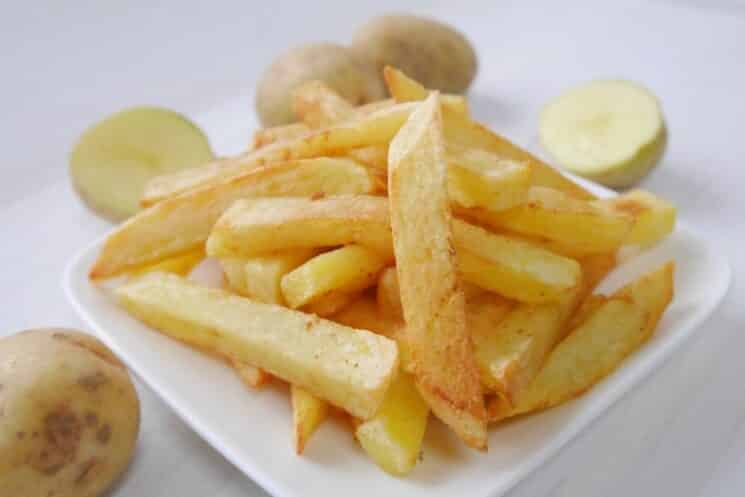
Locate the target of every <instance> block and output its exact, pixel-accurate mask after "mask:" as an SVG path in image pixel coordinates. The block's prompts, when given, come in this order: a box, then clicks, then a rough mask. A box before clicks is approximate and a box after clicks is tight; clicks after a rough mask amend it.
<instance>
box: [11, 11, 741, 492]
mask: <svg viewBox="0 0 745 497" xmlns="http://www.w3.org/2000/svg"><path fill="white" fill-rule="evenodd" d="M425 6H426V8H425ZM392 9H397V10H402V9H403V7H402V3H401V2H393V1H390V0H384V1H380V0H379V1H375V2H373V1H370V2H359V3H358V2H346V1H336V2H329V1H315V2H294V3H293V2H287V1H279V0H273V1H271V2H247V1H242V2H210V3H209V4H208V2H193V1H190V2H177V1H175V0H172V1H168V2H145V1H139V2H123V1H121V0H119V1H113V2H95V3H94V2H75V3H71V2H64V3H63V2H51V1H50V2H38V3H37V4H35V5H24V4H23V3H21V2H18V3H17V4H14V5H12V6H4V8H3V9H2V14H0V89H2V91H1V92H0V144H1V145H2V149H1V150H2V152H3V160H2V161H0V170H1V171H2V173H3V174H2V176H0V178H2V180H0V227H1V229H2V234H3V235H4V239H3V240H2V242H0V260H2V261H5V266H4V269H2V270H0V302H2V304H3V305H2V309H3V311H2V319H1V320H0V335H4V334H10V333H13V332H15V331H18V330H20V329H23V328H28V327H36V326H45V325H67V326H80V323H79V321H78V320H77V318H76V317H75V316H74V315H73V313H72V311H71V309H70V308H69V307H68V305H67V303H66V302H65V301H64V298H63V295H62V291H61V289H60V283H59V282H60V278H61V272H62V269H63V267H64V265H65V263H66V262H67V260H68V259H69V258H70V257H71V256H72V254H74V253H75V252H76V251H77V250H78V249H79V248H80V247H82V246H84V245H86V244H87V243H88V242H89V241H91V240H92V239H93V238H94V237H95V236H97V235H98V234H100V233H103V232H104V231H105V230H106V229H108V227H109V225H108V224H107V223H105V222H103V221H100V220H98V219H97V218H95V217H94V216H92V215H90V214H89V213H88V212H87V211H85V210H84V209H83V208H82V207H81V206H80V205H79V204H78V202H77V200H76V198H75V197H74V196H73V195H72V193H71V191H70V189H69V186H68V184H67V170H66V168H67V153H68V151H69V149H70V147H71V145H72V143H73V141H74V140H75V138H76V137H77V136H78V135H79V134H80V133H81V132H82V131H83V129H84V128H85V127H86V126H88V125H89V124H90V123H91V122H93V121H95V120H96V119H99V118H101V117H103V116H105V115H106V114H108V113H110V112H112V111H115V110H118V109H120V108H123V107H126V106H129V105H134V104H143V103H144V104H157V105H162V106H166V107H170V108H173V109H176V110H179V111H182V112H185V113H187V114H189V115H190V116H200V115H204V112H205V111H208V110H209V109H210V108H213V107H215V106H219V105H221V104H223V105H224V102H227V101H231V102H236V101H237V102H239V104H240V105H244V106H245V123H243V122H241V123H239V124H238V125H237V129H239V130H241V129H243V127H245V129H246V137H247V140H248V137H249V136H250V129H251V124H252V122H253V114H252V112H253V111H252V102H251V97H250V95H251V92H252V91H253V86H254V84H255V81H256V79H257V77H258V75H259V74H260V72H261V70H262V68H264V67H265V66H266V65H267V64H268V62H269V61H270V60H271V59H272V57H273V56H274V55H276V54H277V53H278V52H279V51H281V50H283V49H285V48H288V47H290V46H292V45H295V44H298V43H301V42H303V41H310V40H324V39H325V40H335V41H344V40H348V39H349V38H350V36H351V33H352V32H353V29H354V26H355V25H357V24H359V23H360V22H361V21H363V20H364V19H366V18H367V17H369V16H370V15H371V14H372V13H375V12H383V11H388V10H392ZM406 10H411V11H418V12H429V13H431V14H432V15H435V16H437V17H439V18H441V19H443V20H449V21H450V22H452V23H453V24H455V25H457V26H458V27H459V28H461V29H462V30H463V31H464V32H466V33H467V34H468V36H469V37H470V38H471V39H472V41H473V42H474V44H475V45H476V47H477V50H478V53H479V56H480V63H481V67H480V73H479V76H478V79H477V81H476V83H475V86H474V89H473V91H472V93H471V95H470V96H471V101H472V107H473V110H474V112H475V114H476V115H477V116H478V117H480V118H482V119H484V120H486V121H489V122H490V123H491V124H492V125H493V126H495V127H496V128H497V129H498V130H500V131H503V132H504V133H505V134H507V135H508V136H510V137H512V138H514V139H515V140H516V141H518V142H519V143H523V144H525V145H526V146H528V147H530V148H533V149H536V146H535V143H536V138H535V134H536V116H537V112H538V110H539V109H540V106H541V104H542V103H543V102H545V101H546V99H548V98H550V97H551V96H553V95H555V94H556V93H558V92H559V91H561V90H562V89H563V88H566V87H567V86H569V85H571V84H573V83H577V82H581V81H585V80H588V79H592V78H599V77H626V78H630V79H635V80H638V81H640V82H642V83H644V84H646V85H647V86H649V87H650V88H651V89H652V90H653V91H654V92H655V93H656V94H658V95H659V96H660V98H661V100H662V103H663V106H664V109H665V113H666V116H667V119H668V123H669V129H670V137H671V140H670V146H669V149H668V153H667V155H666V157H665V159H664V162H663V164H662V166H661V168H660V169H659V170H658V171H656V172H655V173H654V174H653V175H652V176H651V177H650V178H649V179H648V180H647V181H646V182H645V184H644V186H645V187H647V188H649V189H652V190H654V191H656V192H659V193H661V194H662V195H664V196H666V197H668V198H670V199H671V200H673V201H675V202H676V203H677V204H678V205H679V206H680V215H681V218H683V219H685V220H686V221H687V222H689V223H690V224H691V225H693V226H695V227H697V228H698V229H699V230H700V231H701V232H703V233H705V234H706V235H707V236H709V237H710V238H711V240H712V241H713V243H715V244H716V245H717V246H718V247H719V248H720V249H721V251H722V253H723V254H724V255H725V256H726V257H728V259H729V261H730V263H731V265H732V267H733V270H734V276H735V279H734V283H733V287H732V289H731V290H730V293H729V294H728V296H727V297H726V299H725V301H724V303H723V305H722V307H721V308H720V309H719V311H717V313H716V314H715V316H714V317H713V318H712V319H710V320H709V322H708V323H706V324H705V328H706V329H705V330H703V332H702V333H699V334H698V338H696V339H695V340H694V341H693V342H692V343H690V344H689V345H688V346H687V347H685V348H684V349H683V350H682V351H680V352H679V353H678V354H677V355H676V357H675V358H674V359H672V360H671V361H670V362H669V363H668V364H667V365H666V366H665V367H663V368H662V369H661V370H660V371H659V372H658V373H656V374H655V375H653V376H652V377H651V379H650V380H649V381H647V382H646V383H644V384H643V386H641V387H640V388H638V389H637V390H636V391H635V392H633V393H632V394H630V395H628V396H627V397H626V398H624V399H623V400H622V401H620V402H619V403H618V404H617V405H616V406H615V407H614V408H612V409H611V410H610V411H609V412H608V413H607V414H606V415H605V416H603V417H602V418H601V419H600V420H599V421H598V422H596V423H595V424H594V425H593V426H592V427H591V428H590V429H589V430H588V431H587V432H585V434H584V435H583V436H581V437H580V438H579V439H577V440H576V441H575V442H574V443H572V444H571V445H570V446H569V447H568V448H567V449H565V450H563V451H562V452H561V453H560V454H559V456H558V457H556V458H555V459H554V460H552V461H551V462H550V463H549V464H547V465H546V466H545V467H543V468H542V469H541V470H539V471H538V472H537V473H535V474H534V475H533V476H532V477H530V478H529V479H527V480H526V481H525V482H524V483H523V484H521V485H520V486H518V487H517V488H516V489H515V490H514V491H513V492H512V493H511V494H510V495H511V496H520V497H528V496H530V497H533V496H562V497H584V496H588V497H589V496H619V497H620V496H626V495H640V496H647V495H650V496H651V495H655V496H658V495H659V496H662V495H676V496H680V497H688V496H697V495H705V496H728V497H729V496H733V497H734V496H742V495H745V473H743V472H742V467H743V465H744V464H745V389H743V387H742V385H743V382H742V378H743V376H745V361H743V359H742V357H743V351H745V334H744V331H745V309H744V307H745V288H744V284H743V283H742V281H743V278H745V255H743V251H745V221H743V216H745V199H744V197H745V194H743V188H745V159H744V157H745V138H743V127H744V126H743V119H744V118H745V3H743V2H741V1H717V2H711V3H707V2H705V1H704V0H699V1H688V2H676V3H668V2H632V3H628V2H624V3H613V4H600V3H598V2H586V3H578V2H550V3H548V2H547V3H544V4H538V3H528V4H526V3H525V2H515V3H510V2H481V3H478V2H465V1H460V2H409V3H407V4H406ZM236 97H239V99H238V100H234V99H235V98H236ZM200 124H202V125H204V126H205V127H206V128H207V131H208V132H209V118H208V117H207V118H203V119H202V120H201V121H200ZM214 145H215V147H216V148H217V149H218V151H222V152H227V151H225V150H220V139H219V137H215V140H214ZM140 392H141V397H142V401H143V410H144V413H143V416H144V420H143V422H144V425H143V431H142V434H141V438H140V443H139V447H138V451H137V454H136V458H135V461H134V464H133V466H132V468H131V470H130V471H129V473H128V474H127V475H126V477H125V478H124V479H123V480H122V482H121V484H120V485H119V486H118V487H117V488H116V489H115V490H114V491H113V492H112V495H113V496H116V497H140V496H148V497H149V496H154V497H155V496H171V495H179V496H181V497H196V496H207V495H210V496H215V497H234V496H235V497H237V496H263V495H265V494H263V493H262V492H261V490H259V489H258V488H257V487H256V486H255V485H254V484H252V483H251V482H250V481H248V480H247V479H246V478H244V477H243V476H242V474H240V473H239V472H238V471H237V470H235V469H233V467H232V466H230V465H229V464H228V463H227V462H225V461H224V460H223V459H222V458H221V456H219V455H218V454H216V453H215V452H214V451H213V450H212V449H210V448H209V447H208V446H207V445H206V444H205V443H203V442H202V441H201V440H199V439H198V438H197V437H196V436H195V435H193V434H192V433H191V432H190V431H189V429H188V428H187V427H185V425H183V424H182V423H181V422H180V421H179V420H178V419H176V418H175V417H174V416H173V415H172V414H171V413H170V412H169V411H168V410H167V409H166V408H165V407H164V406H163V404H162V403H161V402H160V401H159V400H158V399H157V398H155V397H154V396H153V394H152V393H150V392H149V391H148V390H147V389H145V388H140ZM278 422H279V421H278ZM288 423H289V421H288ZM288 434H289V428H288ZM277 443H282V444H287V446H288V457H293V456H292V455H291V452H290V447H289V435H288V440H278V441H277ZM329 484H330V485H333V483H332V482H330V483H329Z"/></svg>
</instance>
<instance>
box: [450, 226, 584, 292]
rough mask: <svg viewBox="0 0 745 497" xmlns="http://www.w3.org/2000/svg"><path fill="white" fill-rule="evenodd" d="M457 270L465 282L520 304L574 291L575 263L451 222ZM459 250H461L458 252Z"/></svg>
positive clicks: (579, 271)
mask: <svg viewBox="0 0 745 497" xmlns="http://www.w3.org/2000/svg"><path fill="white" fill-rule="evenodd" d="M452 224H453V234H454V237H455V244H456V246H457V247H459V249H458V266H459V269H460V272H461V274H462V275H463V278H464V279H466V280H467V281H468V282H470V283H473V284H475V285H478V286H480V287H481V288H484V289H486V290H490V291H493V292H496V293H499V294H501V295H504V296H505V297H508V298H513V299H515V300H519V301H521V302H533V303H537V302H548V301H552V300H557V299H559V298H560V297H561V296H562V295H564V294H565V292H566V291H568V290H571V289H572V288H575V287H576V286H577V285H578V284H579V282H580V278H581V276H582V269H581V268H580V265H579V264H578V263H577V261H575V260H572V259H569V258H566V257H562V256H560V255H556V254H553V253H551V252H548V251H546V250H544V249H541V248H539V247H536V246H533V245H531V244H529V243H526V242H523V241H520V240H515V239H512V238H508V237H506V236H501V235H497V234H495V233H490V232H488V231H486V230H485V229H483V228H480V227H478V226H474V225H472V224H468V223H466V222H464V221H461V220H460V219H455V220H453V223H452ZM461 247H463V248H461Z"/></svg>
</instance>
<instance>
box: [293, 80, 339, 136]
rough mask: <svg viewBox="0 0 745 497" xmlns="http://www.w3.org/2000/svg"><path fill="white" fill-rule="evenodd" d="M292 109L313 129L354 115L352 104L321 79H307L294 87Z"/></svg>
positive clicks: (330, 124)
mask: <svg viewBox="0 0 745 497" xmlns="http://www.w3.org/2000/svg"><path fill="white" fill-rule="evenodd" d="M292 110H293V112H295V115H296V116H297V118H298V119H300V120H301V121H303V122H304V123H305V124H307V125H308V126H309V127H310V128H313V129H318V128H324V127H326V126H332V125H334V124H337V123H339V122H342V121H346V120H348V119H351V118H352V117H353V116H354V106H353V105H352V104H350V103H349V102H348V101H347V100H345V99H344V98H343V97H342V96H341V95H339V94H338V93H336V92H335V91H334V90H332V89H331V88H329V87H328V86H326V84H324V83H323V82H322V81H308V82H306V83H303V84H302V85H300V86H298V87H297V88H295V91H294V92H293V94H292Z"/></svg>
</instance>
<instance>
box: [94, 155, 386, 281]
mask: <svg viewBox="0 0 745 497" xmlns="http://www.w3.org/2000/svg"><path fill="white" fill-rule="evenodd" d="M374 188H375V182H374V180H373V178H372V177H371V175H370V173H369V172H368V170H367V169H366V168H365V167H364V166H361V165H359V164H357V163H355V162H354V161H351V160H349V159H343V158H339V159H331V158H323V159H311V160H307V161H299V162H290V163H283V164H276V165H273V166H269V167H265V168H261V169H257V170H255V171H253V172H250V173H247V174H245V175H244V176H241V177H238V178H234V179H232V180H231V181H227V182H224V183H219V184H217V185H214V186H211V187H209V188H203V189H200V190H196V191H193V192H189V193H186V194H183V195H179V196H176V197H173V198H170V199H168V200H164V201H162V202H159V203H158V204H156V205H154V206H152V207H151V208H149V209H146V210H144V211H141V212H139V213H138V214H137V215H135V216H134V217H132V218H130V219H129V220H128V221H126V222H125V223H124V224H122V225H121V226H119V227H118V228H117V229H116V230H115V231H114V233H112V234H111V235H110V236H109V237H108V238H107V239H106V242H105V243H104V246H103V248H102V250H101V253H100V255H99V257H98V260H97V261H96V263H95V264H94V266H93V268H92V269H91V274H90V276H91V278H105V277H110V276H115V275H116V274H118V273H121V272H124V271H127V270H128V269H130V268H133V267H137V266H139V265H142V264H147V263H151V262H157V261H160V260H162V259H165V258H167V257H170V256H172V255H177V254H179V253H183V252H185V251H188V250H192V249H195V248H198V247H199V246H200V245H201V244H202V243H204V242H205V241H206V240H207V237H208V235H209V234H210V231H211V230H212V227H213V226H214V224H215V222H217V220H218V218H220V216H221V215H222V214H223V212H224V211H225V210H226V209H227V208H228V207H230V206H231V205H232V204H233V203H234V202H235V201H236V200H238V199H245V198H250V197H261V196H282V195H290V196H292V195H308V196H309V195H315V194H320V195H330V194H336V193H369V192H371V191H372V190H373V189H374Z"/></svg>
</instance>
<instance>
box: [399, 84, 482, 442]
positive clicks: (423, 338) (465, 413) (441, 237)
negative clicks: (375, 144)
mask: <svg viewBox="0 0 745 497" xmlns="http://www.w3.org/2000/svg"><path fill="white" fill-rule="evenodd" d="M389 167H390V171H389V176H388V192H389V195H390V206H391V226H392V229H393V244H394V250H395V254H396V261H397V266H396V267H397V271H398V277H399V285H400V287H401V302H402V305H403V310H404V317H405V319H406V331H405V333H404V335H405V337H404V341H405V342H406V344H407V346H408V347H410V350H411V357H412V369H413V371H414V375H415V377H416V383H417V387H418V389H419V392H420V393H421V395H422V397H423V398H424V399H425V401H426V402H427V403H428V404H429V406H430V408H431V409H432V412H433V413H434V414H435V415H436V416H437V417H439V418H440V419H441V420H442V421H444V422H445V424H447V425H448V426H450V427H451V428H453V430H454V431H455V432H456V433H457V434H458V436H460V438H461V439H462V440H463V441H464V442H466V444H468V445H469V446H471V447H474V448H478V449H485V448H486V444H487V442H486V420H485V419H486V418H485V416H486V413H485V409H484V401H483V397H482V392H481V383H480V379H479V372H478V370H477V368H476V364H475V361H474V359H473V351H472V348H471V340H470V338H469V335H468V330H467V329H466V320H465V298H464V296H463V291H462V290H461V289H460V288H459V282H458V278H457V275H456V268H457V263H456V260H455V251H454V248H453V241H452V238H453V235H452V232H451V228H450V224H451V216H450V210H449V207H448V205H449V202H448V197H447V190H446V188H447V169H446V165H445V158H444V141H443V136H442V121H441V117H440V112H439V100H438V94H437V93H432V94H431V95H430V96H429V97H428V98H427V100H425V101H424V103H422V104H420V107H419V108H417V110H416V111H414V112H413V113H412V115H411V117H410V118H409V121H408V122H407V123H406V124H405V125H404V126H403V128H402V129H401V131H400V132H399V134H398V135H396V137H395V138H394V139H393V141H392V142H391V145H390V149H389ZM435 282H436V283H435ZM433 283H434V284H433Z"/></svg>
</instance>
